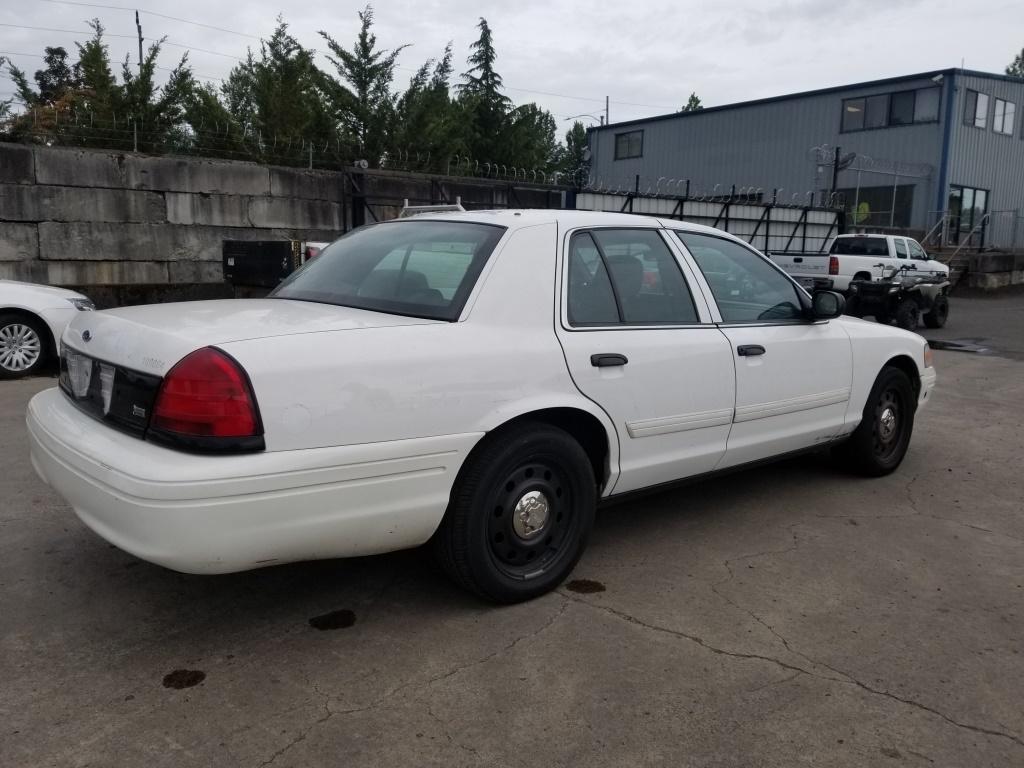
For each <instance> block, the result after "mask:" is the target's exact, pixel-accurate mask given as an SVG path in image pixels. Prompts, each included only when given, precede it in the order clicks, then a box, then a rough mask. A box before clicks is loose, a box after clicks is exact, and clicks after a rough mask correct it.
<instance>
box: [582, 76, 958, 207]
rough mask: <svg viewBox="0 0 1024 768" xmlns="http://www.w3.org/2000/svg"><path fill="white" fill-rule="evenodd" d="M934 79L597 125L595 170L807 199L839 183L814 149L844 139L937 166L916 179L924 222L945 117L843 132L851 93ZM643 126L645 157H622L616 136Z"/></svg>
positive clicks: (867, 151)
mask: <svg viewBox="0 0 1024 768" xmlns="http://www.w3.org/2000/svg"><path fill="white" fill-rule="evenodd" d="M932 85H934V83H933V82H932V81H931V80H930V79H927V78H925V79H919V80H907V81H904V82H901V83H897V84H888V85H882V86H875V87H860V88H851V89H850V90H848V91H841V92H834V93H828V94H818V95H811V96H806V97H801V98H794V99H790V100H786V101H780V102H773V103H768V104H754V105H750V106H739V107H736V108H732V109H726V110H722V111H715V112H710V113H708V114H701V113H699V112H698V113H690V114H681V115H680V116H679V117H678V118H672V119H665V120H656V121H650V122H646V123H638V124H631V125H628V126H623V127H622V128H618V127H616V126H615V125H611V126H608V127H607V128H600V129H598V130H595V131H593V132H592V133H591V142H592V146H591V152H592V160H591V168H592V171H591V174H592V177H593V181H594V182H595V184H598V185H601V186H604V187H607V186H611V187H612V188H615V187H616V186H618V187H620V188H622V189H632V188H633V186H634V184H635V177H636V175H637V174H639V175H640V177H641V181H640V184H641V191H643V190H644V189H646V188H648V187H655V188H656V187H657V184H658V180H659V178H662V177H664V178H663V181H662V186H664V184H665V182H666V181H667V180H668V179H673V178H674V179H690V180H691V190H692V193H707V194H713V193H717V194H723V193H725V192H727V191H728V190H729V189H730V187H731V186H732V185H733V184H735V185H736V186H737V188H739V187H754V188H757V187H760V188H762V190H763V191H764V192H765V195H766V196H770V195H771V191H772V189H774V188H781V190H782V191H781V193H780V200H786V201H791V200H794V195H796V199H799V200H803V201H806V199H807V193H808V192H810V191H814V190H820V189H826V188H828V187H829V186H830V185H831V168H830V167H828V166H824V167H822V169H821V171H820V172H819V171H818V164H817V161H816V159H815V157H814V154H813V152H812V149H813V148H814V147H817V146H821V145H823V144H828V145H830V146H835V145H839V146H841V147H842V151H843V153H844V154H845V153H847V152H857V153H858V154H861V155H866V156H867V157H870V158H873V159H875V160H892V161H899V162H903V163H914V164H923V165H927V166H930V168H931V171H930V175H929V177H928V178H924V179H916V180H913V182H912V183H914V184H915V190H914V214H913V219H914V223H915V226H919V227H923V225H924V221H925V217H926V215H927V211H928V210H930V209H931V207H932V206H933V205H934V200H935V199H936V184H937V183H938V169H939V162H940V156H941V148H942V127H941V126H942V123H941V122H938V123H927V124H918V125H908V126H896V127H891V128H884V129H878V130H869V131H858V132H850V133H840V119H841V112H842V101H843V99H845V98H850V97H854V96H870V95H872V94H878V93H890V92H893V91H898V90H909V89H912V88H924V87H929V86H932ZM940 119H941V114H940ZM636 128H643V130H644V150H643V151H644V155H643V157H642V158H639V159H631V160H615V159H614V154H615V134H616V133H619V132H622V131H626V130H635V129H636ZM892 181H893V179H892V177H891V176H885V175H879V174H871V173H867V172H864V173H862V174H861V184H862V186H885V185H887V184H892ZM900 183H901V184H902V183H904V182H903V181H901V182H900ZM716 185H718V186H717V190H716ZM855 185H856V173H855V172H853V171H843V172H841V173H840V174H839V186H840V187H853V186H855Z"/></svg>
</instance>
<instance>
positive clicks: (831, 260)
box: [828, 256, 839, 275]
mask: <svg viewBox="0 0 1024 768" xmlns="http://www.w3.org/2000/svg"><path fill="white" fill-rule="evenodd" d="M828 273H829V274H830V275H838V274H839V257H838V256H829V257H828Z"/></svg>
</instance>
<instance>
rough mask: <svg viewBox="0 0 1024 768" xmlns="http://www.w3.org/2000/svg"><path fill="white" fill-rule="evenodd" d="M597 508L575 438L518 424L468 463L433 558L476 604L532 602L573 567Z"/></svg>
mask: <svg viewBox="0 0 1024 768" xmlns="http://www.w3.org/2000/svg"><path fill="white" fill-rule="evenodd" d="M596 504H597V487H596V482H595V480H594V472H593V468H592V467H591V464H590V459H589V458H588V457H587V454H586V452H585V451H584V450H583V448H582V447H581V446H580V445H579V443H577V442H576V440H574V439H573V438H572V436H570V435H569V434H568V433H567V432H565V431H563V430H561V429H558V428H557V427H553V426H550V425H547V424H541V423H524V424H519V425H515V426H513V427H511V428H509V429H507V430H502V431H499V432H498V433H496V434H494V435H491V436H489V437H488V438H485V443H484V444H482V445H481V446H480V447H479V448H478V449H477V450H476V451H474V454H473V455H471V456H470V458H469V460H468V461H467V464H466V466H465V467H464V468H463V470H462V472H461V473H460V475H459V478H458V480H457V481H456V485H455V488H454V489H453V491H452V496H451V502H450V503H449V506H448V511H447V512H446V513H445V518H444V520H443V521H442V523H441V526H440V528H439V529H438V531H437V533H436V534H435V535H434V550H435V554H436V555H437V557H438V560H439V562H440V563H441V566H442V567H443V568H444V569H445V571H447V572H448V574H449V575H450V576H451V577H452V578H453V579H454V580H455V581H456V582H457V583H459V584H460V585H461V586H463V587H465V588H466V589H469V590H470V591H472V592H475V593H476V594H478V595H480V596H481V597H484V598H486V599H488V600H492V601H494V602H499V603H515V602H520V601H522V600H529V599H531V598H533V597H537V596H538V595H541V594H544V593H545V592H548V591H550V590H552V589H554V588H555V587H557V586H558V585H559V584H560V583H561V582H562V581H563V580H564V579H565V578H566V577H567V576H568V575H569V573H570V572H571V571H572V569H573V568H574V567H575V565H576V562H577V561H578V560H579V558H580V555H581V554H582V553H583V549H584V547H585V546H586V541H587V538H588V536H589V534H590V529H591V527H592V526H593V522H594V508H595V506H596Z"/></svg>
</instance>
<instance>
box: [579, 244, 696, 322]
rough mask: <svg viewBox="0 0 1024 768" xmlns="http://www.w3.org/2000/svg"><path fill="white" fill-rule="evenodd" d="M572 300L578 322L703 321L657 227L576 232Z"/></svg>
mask: <svg viewBox="0 0 1024 768" xmlns="http://www.w3.org/2000/svg"><path fill="white" fill-rule="evenodd" d="M567 303H568V315H569V322H570V323H572V324H573V325H609V324H613V323H614V324H626V325H690V324H694V323H698V322H700V320H699V318H698V316H697V309H696V306H695V305H694V303H693V297H692V296H691V294H690V290H689V288H688V287H687V285H686V282H685V280H684V279H683V274H682V272H681V271H680V269H679V265H678V264H677V263H676V260H675V257H674V256H673V255H672V252H671V251H670V250H669V249H668V246H667V245H666V244H665V241H664V240H662V238H661V236H660V235H659V234H658V232H656V231H654V230H645V229H618V230H616V229H599V230H594V231H592V232H582V233H579V234H577V235H574V236H573V239H572V241H571V243H570V247H569V286H568V302H567Z"/></svg>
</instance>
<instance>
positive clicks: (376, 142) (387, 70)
mask: <svg viewBox="0 0 1024 768" xmlns="http://www.w3.org/2000/svg"><path fill="white" fill-rule="evenodd" d="M359 22H360V29H359V36H358V37H357V38H356V42H355V45H354V46H353V47H352V50H351V51H348V50H345V48H343V47H342V46H341V45H340V44H339V43H338V42H337V41H336V40H335V39H334V38H333V37H331V36H330V35H328V34H327V33H326V32H324V31H321V32H320V36H321V37H322V38H323V39H324V40H326V41H327V47H328V49H329V50H330V51H331V53H332V54H333V56H328V57H327V58H328V59H329V60H330V62H331V63H332V64H333V65H334V68H335V70H337V73H338V77H337V78H334V77H332V76H330V75H325V77H326V79H327V81H328V83H329V87H330V92H331V95H332V96H333V99H334V102H335V109H336V118H337V119H339V120H340V121H341V123H342V124H343V125H344V126H345V128H346V129H347V131H348V133H350V134H351V135H352V137H353V138H354V139H355V141H356V142H357V145H358V148H359V152H360V153H361V154H362V155H363V157H364V159H366V160H367V161H369V163H370V165H371V166H377V165H379V163H380V161H381V158H383V156H384V154H385V152H386V151H387V147H388V144H389V133H390V131H391V128H392V126H393V125H394V122H395V98H394V96H393V95H392V93H391V81H392V80H393V79H394V72H395V60H396V59H397V58H398V55H399V54H400V53H401V52H402V50H403V49H404V48H406V46H404V45H402V46H399V47H398V48H395V49H394V50H390V51H387V50H383V49H380V48H378V47H377V36H376V35H374V34H373V31H372V28H373V7H372V6H369V5H368V6H366V8H364V9H363V10H362V11H360V12H359Z"/></svg>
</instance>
